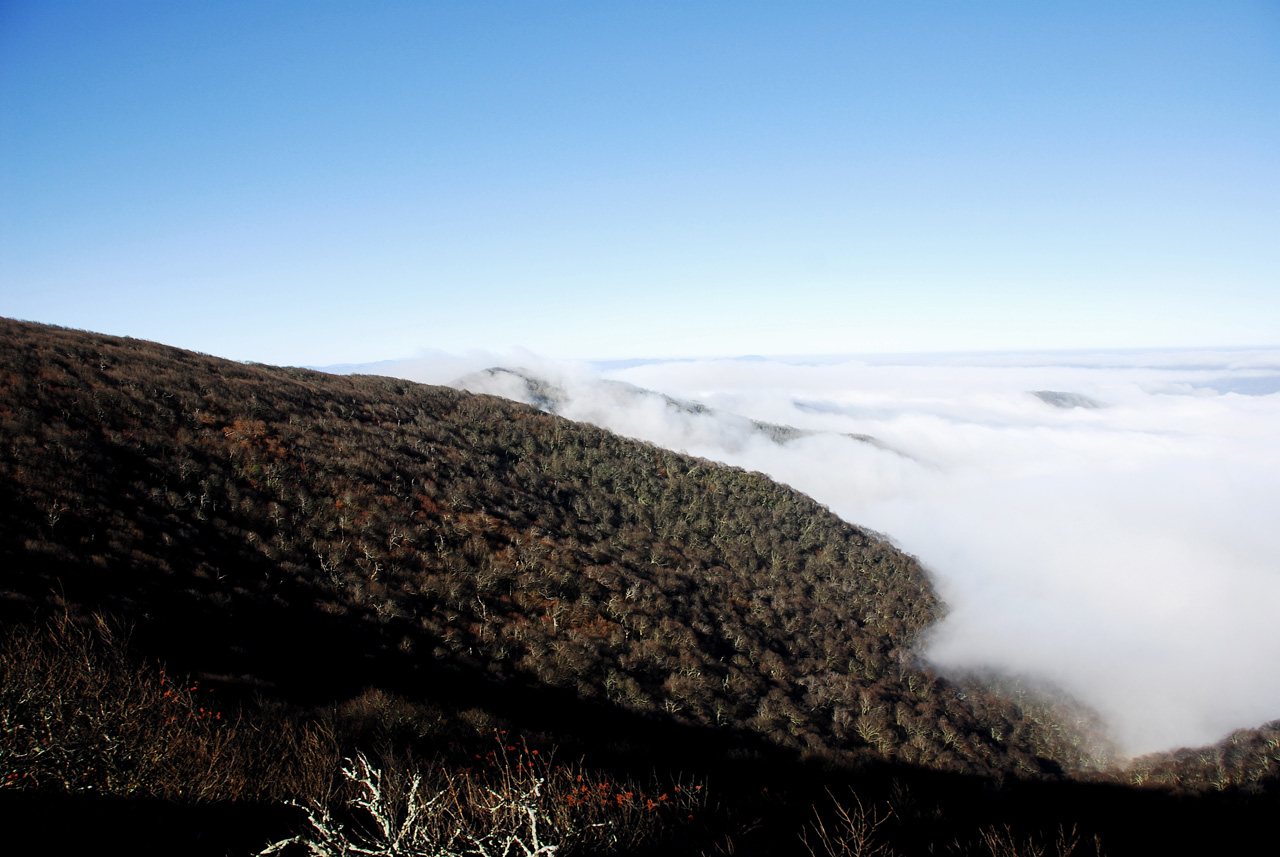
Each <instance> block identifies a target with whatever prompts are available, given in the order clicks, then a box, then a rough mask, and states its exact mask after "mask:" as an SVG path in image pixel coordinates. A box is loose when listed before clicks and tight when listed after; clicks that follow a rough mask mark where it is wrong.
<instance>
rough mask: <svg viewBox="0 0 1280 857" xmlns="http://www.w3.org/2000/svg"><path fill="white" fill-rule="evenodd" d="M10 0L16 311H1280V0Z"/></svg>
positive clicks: (284, 352) (188, 341)
mask: <svg viewBox="0 0 1280 857" xmlns="http://www.w3.org/2000/svg"><path fill="white" fill-rule="evenodd" d="M1278 8H1280V7H1277V5H1276V4H1274V3H1268V2H1252V3H1250V2H1218V3H1212V4H1210V3H1176V2H1175V3H1169V2H1162V3H1096V4H1091V3H1071V4H1047V3H1035V4H1029V3H909V4H904V3H888V2H883V3H881V2H875V3H871V2H867V3H800V4H767V3H732V4H729V3H693V4H689V3H680V4H676V3H671V4H661V3H644V4H640V3H605V2H595V3H562V2H550V3H540V4H532V3H511V4H501V3H473V4H463V3H425V2H424V3H404V4H397V3H361V4H356V3H320V2H314V3H311V2H308V3H301V2H299V3H287V2H258V3H229V2H227V3H204V4H176V3H123V2H119V3H117V2H95V3H61V2H56V1H55V2H49V0H43V2H30V3H28V2H15V0H9V2H6V3H4V4H3V5H0V314H3V315H7V316H13V317H18V318H27V319H33V320H38V321H45V322H51V323H56V324H62V325H67V326H71V327H80V328H88V329H93V330H99V331H104V332H108V333H116V334H127V335H131V336H138V337H145V338H149V339H157V340H161V341H164V342H167V343H170V344H174V345H180V346H183V347H187V348H194V349H198V350H201V351H206V352H210V353H214V354H219V355H222V356H227V357H233V358H237V359H248V360H258V361H264V362H272V363H303V364H311V365H324V364H330V363H339V362H360V361H372V360H379V359H387V358H397V357H407V356H410V355H412V354H414V353H415V352H418V351H420V350H422V349H442V350H445V351H451V352H458V351H465V350H467V349H473V348H483V349H491V350H492V349H506V348H510V347H514V346H521V347H525V348H528V349H532V350H533V351H535V352H539V353H543V354H548V355H552V356H557V357H580V358H621V357H640V356H643V357H673V356H705V355H734V354H746V353H757V354H797V353H826V354H831V353H864V352H893V351H956V350H1000V349H1046V348H1047V349H1057V348H1125V347H1130V348H1146V347H1162V348H1168V347H1193V346H1222V347H1234V346H1261V345H1275V344H1277V343H1278V341H1280V334H1278V332H1280V237H1278V236H1280V203H1277V200H1280V11H1278Z"/></svg>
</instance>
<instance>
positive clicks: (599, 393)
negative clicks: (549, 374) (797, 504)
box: [449, 358, 912, 458]
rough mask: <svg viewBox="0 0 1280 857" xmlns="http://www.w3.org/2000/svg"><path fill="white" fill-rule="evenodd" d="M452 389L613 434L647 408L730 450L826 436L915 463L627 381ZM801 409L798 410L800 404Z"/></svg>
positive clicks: (506, 377)
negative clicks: (697, 422) (595, 402)
mask: <svg viewBox="0 0 1280 857" xmlns="http://www.w3.org/2000/svg"><path fill="white" fill-rule="evenodd" d="M743 359H746V358H743ZM449 386H451V387H454V388H456V389H459V390H466V391H468V392H471V393H484V394H488V395H493V396H501V397H502V398H504V399H510V400H512V401H514V402H523V403H524V404H527V405H533V406H534V407H536V408H538V409H540V410H543V411H546V412H547V413H550V414H557V415H559V416H567V417H570V418H579V419H582V418H585V419H586V421H588V422H592V423H593V424H596V425H600V426H601V427H602V428H608V429H610V430H613V431H618V430H620V429H619V427H618V426H617V425H616V424H613V421H612V420H610V419H609V415H611V414H616V413H618V412H619V411H621V412H626V411H635V410H640V409H643V408H646V407H657V408H659V409H661V410H664V411H669V412H671V413H674V414H680V415H683V416H686V417H690V418H693V419H698V418H705V421H706V425H707V426H708V429H707V432H708V434H710V433H713V432H714V433H717V434H719V435H720V436H724V434H725V430H726V429H727V430H728V431H729V432H733V433H735V434H736V435H737V437H733V438H730V439H729V440H728V441H727V442H726V447H727V448H729V449H733V448H734V447H735V446H736V445H738V444H741V443H742V442H743V440H744V439H745V438H751V437H756V438H759V439H762V440H767V441H769V442H771V443H775V444H778V445H780V446H782V445H785V444H787V443H790V442H792V441H795V440H799V439H801V438H806V437H816V436H819V435H824V434H826V435H833V436H837V437H844V438H849V439H850V440H855V441H858V442H859V443H865V444H869V445H870V446H874V447H876V448H877V449H881V450H884V451H885V452H891V453H893V454H895V455H900V456H902V457H904V458H911V457H912V456H910V455H908V454H906V453H904V452H901V451H900V450H897V449H895V448H893V447H892V446H890V445H889V444H886V443H884V442H883V441H881V440H880V439H878V438H876V437H873V436H872V435H868V434H854V433H850V432H822V431H815V430H813V429H802V428H796V427H795V426H790V425H783V424H780V423H771V422H767V421H765V420H757V419H752V418H750V417H744V416H742V415H740V414H734V413H730V412H727V411H721V410H718V409H716V408H712V407H710V406H708V405H705V404H703V403H701V402H691V401H686V400H683V399H676V398H673V397H671V396H668V395H666V394H665V393H659V392H657V391H654V390H647V389H645V388H643V387H638V386H636V385H634V384H628V383H627V382H625V381H616V380H613V379H609V378H600V379H594V378H593V379H590V380H584V381H581V382H579V383H578V384H577V385H576V386H575V390H574V391H570V390H569V389H566V388H565V387H564V386H563V385H561V384H557V383H555V382H553V381H551V380H548V379H547V378H544V377H542V376H540V375H538V374H537V373H534V372H531V371H530V370H527V369H519V368H517V369H509V368H506V367H501V366H493V367H490V368H488V369H482V370H480V371H478V372H470V373H468V374H466V375H463V376H462V377H460V378H457V379H455V380H454V381H452V382H450V384H449ZM575 397H585V398H589V399H595V398H602V399H608V400H609V401H610V402H611V405H613V406H614V407H612V408H610V409H608V410H600V411H591V410H589V409H588V410H585V411H584V410H583V409H581V408H575V407H574V405H575ZM797 404H798V405H799V403H797ZM623 433H625V432H623Z"/></svg>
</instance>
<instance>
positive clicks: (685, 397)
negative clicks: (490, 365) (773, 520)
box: [380, 351, 1280, 754]
mask: <svg viewBox="0 0 1280 857" xmlns="http://www.w3.org/2000/svg"><path fill="white" fill-rule="evenodd" d="M521 359H522V365H523V367H524V370H525V372H524V374H525V375H527V376H530V377H536V378H537V379H539V383H540V384H541V386H540V387H538V391H540V392H538V395H540V396H541V398H538V396H537V395H532V394H531V392H530V391H531V387H530V385H529V384H528V383H527V382H526V380H525V378H523V377H522V376H521V375H513V374H511V373H483V372H480V373H474V374H471V375H467V376H464V377H463V378H462V379H460V380H459V381H458V385H459V386H464V387H466V388H468V389H472V390H474V391H476V392H491V393H495V394H499V395H504V396H507V397H509V398H515V399H522V400H525V401H530V402H534V401H535V400H536V403H537V404H538V405H539V406H540V407H544V408H547V409H549V410H555V411H556V412H558V413H561V414H563V415H564V416H567V417H569V418H571V419H577V420H585V421H589V422H592V423H595V424H597V425H600V426H603V427H606V428H609V429H612V430H614V431H616V432H619V433H621V434H624V435H628V436H631V437H637V438H642V439H645V440H649V441H652V442H654V443H656V444H659V445H662V446H665V447H669V448H672V449H677V450H682V451H687V452H689V453H691V454H693V455H699V456H704V457H707V458H711V459H714V460H717V461H724V462H727V463H730V464H734V465H738V466H741V467H745V468H748V469H752V470H759V471H762V472H765V473H767V474H769V475H771V476H773V477H774V478H776V479H778V480H780V481H782V482H785V483H787V484H789V485H792V486H794V487H795V488H798V489H799V490H801V491H804V492H805V493H807V494H809V495H811V496H812V497H814V498H816V499H817V500H819V501H820V502H823V503H825V504H827V505H828V506H830V507H831V509H832V510H833V511H834V512H836V513H837V514H838V515H840V516H841V517H843V518H844V519H846V520H848V521H850V522H851V523H854V524H857V525H859V526H863V527H868V528H870V529H873V530H876V531H879V532H881V533H883V534H885V535H887V536H888V537H890V538H891V539H892V540H893V541H894V542H895V543H896V544H898V545H899V546H900V547H902V548H903V549H905V550H907V551H909V552H910V553H913V554H915V555H916V556H918V557H919V558H920V559H921V560H922V561H923V563H924V564H925V566H926V567H927V568H929V570H930V571H931V572H932V573H933V574H934V575H935V578H936V581H937V585H938V587H939V589H940V591H941V593H942V595H943V597H944V598H945V600H946V601H947V604H948V607H949V613H948V615H947V616H946V618H945V619H944V620H943V621H942V622H941V623H940V624H939V625H938V626H937V627H936V628H935V630H934V632H933V633H932V635H931V637H930V638H929V639H928V640H927V641H926V643H925V646H924V649H923V655H924V657H925V658H926V659H927V660H928V661H929V662H930V663H931V664H933V665H934V666H935V667H936V668H938V669H940V670H943V671H947V672H961V671H969V670H985V669H997V670H1002V671H1006V672H1011V673H1016V674H1020V675H1023V676H1027V677H1031V678H1035V679H1039V680H1043V681H1047V682H1051V683H1053V684H1056V685H1058V686H1060V687H1062V688H1064V689H1065V690H1067V691H1068V692H1070V693H1071V694H1072V695H1074V696H1075V697H1076V698H1078V699H1079V700H1081V701H1083V702H1085V703H1086V704H1088V705H1091V706H1093V707H1094V708H1095V709H1097V711H1098V712H1099V713H1100V714H1101V715H1102V716H1103V718H1104V719H1105V721H1106V722H1107V723H1108V724H1109V725H1110V727H1111V729H1112V731H1113V737H1114V738H1115V740H1116V741H1117V742H1118V743H1119V744H1120V746H1121V747H1123V748H1124V749H1125V750H1126V751H1127V752H1129V753H1135V754H1136V753H1142V752H1148V751H1154V750H1160V749H1169V748H1173V747H1177V746H1185V745H1198V744H1205V743H1209V742H1212V741H1215V740H1217V739H1219V738H1220V737H1222V736H1223V735H1224V734H1226V733H1227V732H1228V731H1230V730H1231V729H1234V728H1238V727H1245V726H1255V725H1259V724H1261V723H1263V722H1266V721H1268V720H1272V719H1275V718H1277V717H1280V670H1278V669H1277V668H1276V664H1278V663H1280V621H1277V616H1276V611H1277V605H1280V526H1278V525H1277V524H1276V519H1277V518H1280V393H1278V392H1277V391H1278V390H1280V352H1274V351H1273V352H1265V351H1263V352H1248V353H1246V352H1229V353H1213V352H1206V353H1196V354H1190V353H1186V352H1181V353H1176V354H1132V353H1125V354H1113V355H1103V354H1094V355H1078V354H1077V355H1071V356H1070V357H1062V356H1055V355H1012V356H1009V355H1005V356H999V355H997V356H988V357H977V358H974V357H969V358H927V359H926V358H921V359H916V360H905V359H896V360H895V359H883V360H863V361H851V362H829V363H821V364H814V363H800V362H782V361H766V360H759V359H749V360H720V361H682V362H660V363H643V364H638V365H628V366H623V367H608V366H605V367H589V366H583V365H572V366H570V365H566V364H551V363H546V362H541V361H538V360H536V359H535V358H533V357H532V356H531V355H521ZM454 365H455V366H456V364H454ZM505 365H507V366H511V364H510V363H507V364H505ZM387 368H392V367H380V369H381V370H382V371H385V370H386V369H387ZM394 368H396V370H397V374H401V375H404V376H405V377H415V378H418V379H420V380H433V381H438V380H440V379H439V378H438V377H433V372H434V373H435V374H436V375H438V373H439V371H440V370H438V369H435V370H433V369H432V368H431V366H430V362H429V361H428V362H424V363H421V364H418V365H416V366H415V365H414V364H410V363H405V364H399V365H398V366H396V367H394ZM619 382H621V383H619ZM646 391H651V392H646ZM693 403H701V404H703V405H706V406H709V408H710V409H711V410H707V409H705V408H699V407H696V406H694V405H693ZM780 426H791V427H794V428H796V429H800V430H802V431H798V432H787V431H785V430H779V427H780Z"/></svg>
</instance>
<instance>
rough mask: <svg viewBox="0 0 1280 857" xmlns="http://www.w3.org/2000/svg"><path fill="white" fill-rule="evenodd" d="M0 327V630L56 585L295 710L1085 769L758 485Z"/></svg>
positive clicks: (415, 392) (115, 342)
mask: <svg viewBox="0 0 1280 857" xmlns="http://www.w3.org/2000/svg"><path fill="white" fill-rule="evenodd" d="M3 334H4V335H3V343H4V344H3V351H2V352H0V367H3V368H2V369H0V373H2V374H0V430H2V431H3V434H4V437H5V439H6V443H5V446H4V450H3V453H2V456H0V484H3V486H4V491H3V501H0V502H2V503H3V505H2V506H0V528H2V532H3V536H4V539H3V545H4V547H3V550H4V553H5V556H4V564H5V568H6V571H5V572H4V584H3V588H4V589H5V590H6V591H7V592H8V593H11V604H10V608H9V614H10V616H14V615H17V614H16V612H15V606H14V605H15V604H16V603H26V604H33V603H37V602H39V601H40V600H42V599H45V598H46V597H47V596H48V595H49V593H51V592H58V593H59V596H60V597H61V598H64V599H65V600H66V601H68V602H70V603H72V604H76V605H80V606H82V607H83V608H85V609H88V608H90V607H92V608H99V609H105V610H107V611H110V612H112V613H115V614H118V615H122V616H126V617H129V618H133V619H135V620H137V622H138V631H137V636H138V639H139V640H140V641H141V643H142V644H144V645H146V646H148V647H150V648H151V649H152V650H154V651H155V652H157V653H158V654H163V656H165V657H166V658H169V659H174V660H175V661H176V662H177V663H179V664H180V665H182V666H184V667H185V668H189V669H192V670H194V671H196V672H197V673H199V674H202V675H205V676H208V677H215V678H217V679H219V680H221V681H222V682H223V683H224V684H225V685H226V686H228V687H236V686H241V687H255V688H258V689H259V690H260V691H261V692H266V693H269V694H278V695H281V696H284V697H289V698H295V699H312V700H315V699H325V698H341V697H342V696H343V695H344V694H353V693H355V692H358V691H359V689H360V688H361V687H362V686H365V685H368V684H379V685H386V686H388V687H390V688H391V689H394V690H395V691H396V692H399V693H404V694H407V695H409V696H413V697H431V696H432V684H433V682H438V681H442V680H443V679H441V678H440V676H451V677H453V678H451V679H450V681H453V682H454V685H451V687H452V686H459V687H460V686H461V685H459V684H458V682H460V681H461V680H462V679H461V678H459V677H462V678H465V679H466V680H467V681H468V682H471V685H468V686H472V685H474V686H480V685H477V684H476V682H479V681H481V680H483V682H485V683H487V684H485V685H484V686H486V687H494V688H501V689H504V691H505V690H509V689H511V688H518V687H523V688H526V689H529V690H531V691H532V690H536V691H538V692H546V691H548V690H549V691H550V692H552V693H553V694H555V699H557V700H560V703H557V704H564V705H566V706H568V705H571V704H572V705H577V704H589V705H592V706H603V709H602V710H609V711H619V712H631V713H635V714H641V715H643V716H645V717H648V718H650V719H653V720H655V721H669V722H672V723H686V724H694V725H700V726H704V727H710V728H717V727H718V728H722V729H729V730H746V733H745V734H748V735H755V736H756V737H757V739H760V740H764V741H765V742H767V743H768V744H772V745H774V746H777V747H781V748H789V749H790V750H792V751H806V752H809V753H817V754H819V755H822V756H825V757H828V758H830V759H832V760H844V761H846V762H847V761H853V760H855V759H858V758H876V757H880V758H890V759H900V760H903V761H909V762H913V763H918V764H923V765H928V766H935V767H944V768H956V769H962V770H975V771H995V770H1007V771H1010V772H1020V773H1023V774H1039V773H1041V772H1042V771H1045V770H1056V769H1057V768H1058V767H1059V766H1063V767H1073V766H1075V765H1077V764H1078V763H1080V761H1081V757H1080V755H1079V753H1080V750H1079V748H1078V744H1077V743H1076V741H1077V739H1076V738H1075V736H1072V735H1070V734H1069V733H1067V732H1064V731H1061V730H1059V729H1058V728H1057V727H1054V726H1053V725H1052V724H1051V723H1047V722H1041V723H1037V722H1035V721H1034V720H1033V719H1032V718H1031V717H1030V716H1028V713H1029V712H1030V711H1031V709H1028V710H1026V711H1024V710H1021V709H1019V707H1018V706H1017V705H1015V704H1013V703H1011V702H1008V701H1007V700H1003V699H1001V698H998V697H996V696H994V695H992V694H989V693H984V692H981V691H980V690H978V689H976V688H965V689H960V688H958V687H956V686H954V685H952V684H950V683H948V682H946V681H943V680H940V679H939V678H938V677H936V676H934V675H932V674H931V673H929V672H928V671H927V670H923V669H920V668H919V667H917V666H915V665H914V660H913V654H912V647H913V645H914V644H915V643H916V641H917V640H918V638H919V636H920V634H921V633H922V632H923V631H924V629H925V628H926V627H927V626H928V625H929V623H930V622H931V621H932V620H933V619H934V618H935V617H936V615H937V611H938V610H939V604H938V601H937V599H936V596H935V595H934V594H933V592H932V590H931V589H930V587H929V584H928V581H927V579H926V576H925V574H924V573H923V572H922V571H921V569H920V568H919V566H918V565H917V564H916V563H915V562H914V560H912V559H911V558H910V557H907V556H904V555H902V554H901V553H899V552H897V551H896V550H894V549H893V548H892V547H891V546H889V545H887V544H885V543H883V542H881V541H878V540H877V539H876V538H874V537H872V536H871V535H869V534H867V533H865V532H862V531H860V530H858V529H856V528H854V527H850V526H848V525H846V524H844V523H843V522H841V521H839V520H838V519H837V518H835V516H833V515H832V514H831V513H830V512H829V511H828V510H826V509H825V508H822V507H820V506H818V505H817V504H815V503H814V502H812V501H811V500H809V499H808V498H807V497H804V496H803V495H800V494H798V493H796V492H794V491H792V490H790V489H788V488H786V487H784V486H781V485H778V484H776V483H773V482H771V481H770V480H768V479H767V478H765V477H763V476H761V475H759V474H754V473H745V472H742V471H740V470H736V469H733V468H726V467H721V466H716V465H713V464H710V463H708V462H706V461H701V460H697V459H692V458H688V457H685V456H681V455H677V454H674V453H671V452H667V451H664V450H661V449H657V448H655V447H652V446H650V445H647V444H643V443H637V442H631V441H626V440H623V439H621V438H618V437H616V436H613V435H610V434H608V433H607V432H604V431H601V430H599V429H596V428H593V427H591V426H587V425H580V424H575V423H570V422H567V421H565V420H563V419H559V418H556V417H553V416H549V415H547V414H544V413H540V412H538V411H536V410H534V409H532V408H528V407H522V406H519V405H514V404H510V403H507V402H503V401H500V400H496V399H493V398H489V397H483V396H472V395H468V394H465V393H460V392H456V391H453V390H449V389H445V388H436V387H427V386H423V385H417V384H411V383H406V382H400V381H394V380H391V379H386V378H376V377H335V376H327V375H322V374H319V373H315V372H308V371H302V370H294V369H277V368H271V367H263V366H247V365H241V364H235V363H231V362H228V361H223V360H218V359H215V358H211V357H206V356H203V355H198V354H192V353H190V352H183V351H179V350H176V349H170V348H164V347H162V346H157V345H154V344H151V343H145V342H138V341H133V340H122V339H115V338H112V337H106V336H98V335H94V334H87V333H79V332H72V331H65V330H58V329H50V328H45V327H41V326H36V325H29V324H22V323H17V322H8V321H6V322H4V323H3ZM12 599H17V601H16V602H13V601H12ZM495 696H501V694H492V693H491V694H490V696H489V697H487V698H489V699H493V698H495ZM477 698H478V697H477ZM486 704H487V703H486ZM593 710H594V709H593ZM1037 717H1038V718H1039V719H1040V720H1042V721H1043V719H1044V718H1043V717H1042V716H1041V713H1037Z"/></svg>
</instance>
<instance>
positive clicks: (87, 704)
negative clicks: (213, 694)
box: [0, 615, 339, 802]
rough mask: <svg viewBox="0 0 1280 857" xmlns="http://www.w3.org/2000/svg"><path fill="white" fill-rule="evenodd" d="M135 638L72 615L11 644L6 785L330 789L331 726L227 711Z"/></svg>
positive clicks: (172, 792) (222, 796)
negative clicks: (137, 646) (150, 659)
mask: <svg viewBox="0 0 1280 857" xmlns="http://www.w3.org/2000/svg"><path fill="white" fill-rule="evenodd" d="M125 637H126V635H124V634H123V633H122V632H121V630H120V629H119V628H116V627H113V626H112V623H110V622H109V621H107V620H106V619H103V618H102V617H101V616H95V617H94V618H93V620H92V621H91V622H89V623H77V622H75V621H72V620H71V619H70V618H68V617H67V616H65V615H63V616H59V617H56V618H55V619H53V620H51V621H49V622H47V623H46V624H45V625H43V626H40V627H34V628H33V627H25V626H24V627H18V628H16V629H13V630H12V631H10V633H9V634H8V636H7V637H6V638H5V639H4V640H3V642H0V788H9V789H12V788H22V789H41V790H54V791H67V792H78V791H95V792H100V793H104V794H111V795H122V796H124V795H145V796H149V797H158V798H164V799H169V800H178V801H182V802H202V801H213V800H275V799H281V798H283V797H285V796H289V795H307V796H310V795H320V794H325V793H327V792H328V790H329V786H330V783H331V780H332V777H333V771H334V768H335V767H336V763H337V759H338V757H339V753H338V749H337V745H336V742H335V741H334V739H333V737H332V734H331V731H330V730H327V729H325V728H324V727H323V726H322V725H319V724H300V723H297V722H295V721H293V720H291V719H290V718H288V717H284V716H280V717H276V718H272V719H267V718H262V717H258V718H255V720H254V722H253V723H249V722H247V721H244V720H242V719H241V718H240V716H239V715H238V714H236V713H234V712H224V711H222V710H219V709H218V708H217V707H216V706H215V705H214V704H213V702H212V701H211V699H210V698H209V695H208V694H204V693H202V692H201V691H200V690H199V688H198V687H197V686H196V685H195V684H194V683H191V682H189V681H184V680H181V679H177V678H175V677H172V676H170V675H169V674H167V673H166V672H165V671H164V670H163V669H161V668H158V667H153V666H150V665H146V664H143V665H139V664H138V663H137V662H135V661H133V660H132V659H130V658H129V657H128V655H127V646H126V641H125Z"/></svg>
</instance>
